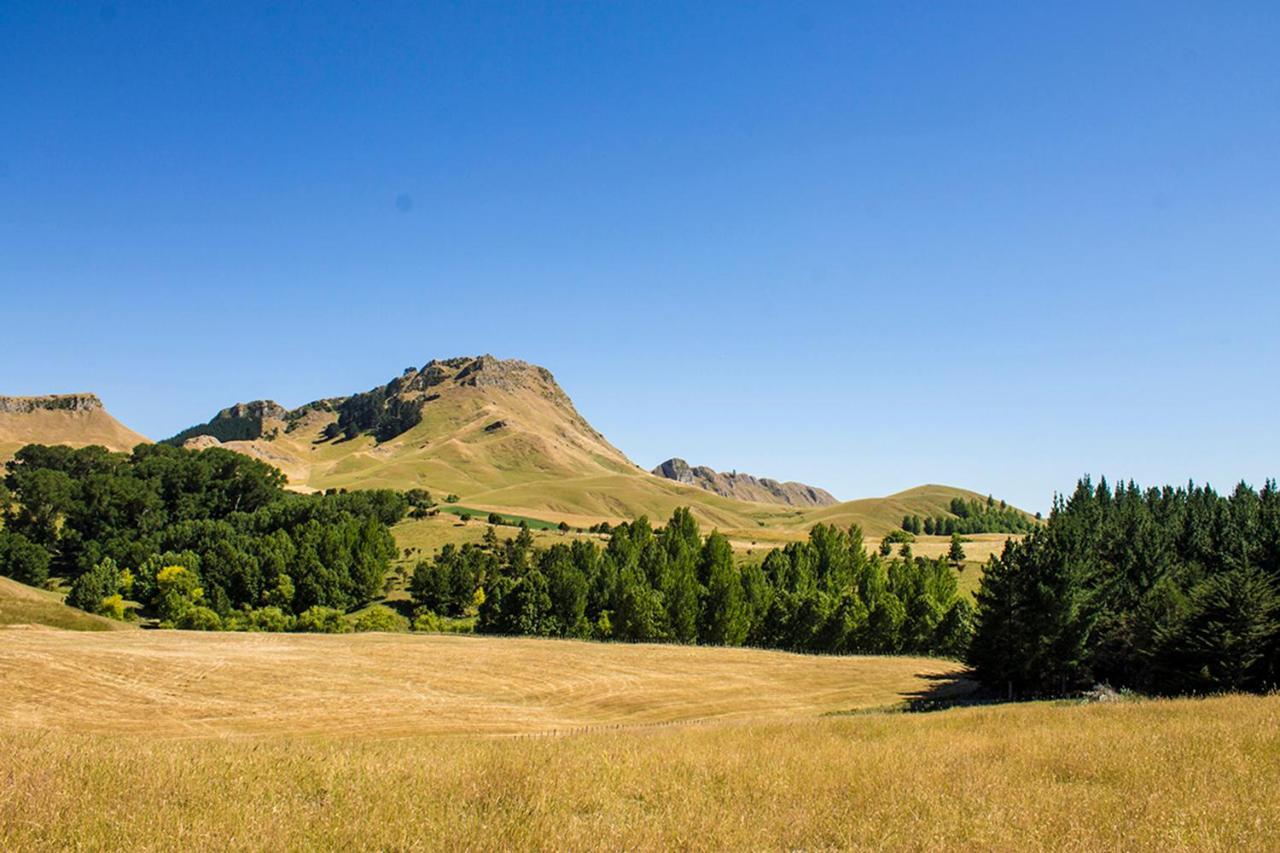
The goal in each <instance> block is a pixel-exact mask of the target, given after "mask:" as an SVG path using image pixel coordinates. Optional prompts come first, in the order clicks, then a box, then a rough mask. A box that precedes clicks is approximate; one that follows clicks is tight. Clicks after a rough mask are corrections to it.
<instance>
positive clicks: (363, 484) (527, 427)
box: [0, 355, 979, 543]
mask: <svg viewBox="0 0 1280 853" xmlns="http://www.w3.org/2000/svg"><path fill="white" fill-rule="evenodd" d="M146 441H148V439H146V438H145V437H144V436H142V435H140V434H138V433H136V432H134V431H133V430H130V429H129V428H127V427H125V426H124V425H123V424H121V423H120V422H119V421H117V420H115V418H113V417H111V415H110V414H109V413H108V412H107V411H106V409H105V408H104V407H103V405H102V402H101V401H100V400H99V399H98V398H97V397H96V396H94V395H92V394H74V395H51V396H47V397H0V459H3V458H4V457H6V456H11V455H12V454H13V453H14V452H15V451H16V450H17V449H18V448H20V447H22V446H23V445H25V444H28V443H43V444H67V445H73V446H85V445H91V444H96V445H102V446H105V447H107V448H109V449H112V450H120V451H127V450H130V449H132V448H133V447H134V446H135V445H137V444H139V443H142V442H146ZM166 441H167V442H169V443H171V444H175V445H181V446H186V447H189V448H193V449H200V448H205V447H213V446H223V447H226V448H228V449H231V450H235V451H237V452H240V453H244V454H246V455H249V456H253V457H256V458H258V459H261V460H263V461H265V462H267V463H269V464H271V465H274V466H275V467H277V468H279V469H280V470H281V471H283V472H284V473H285V475H286V476H287V477H288V479H289V484H290V487H291V488H293V489H296V490H299V491H318V490H325V489H363V488H394V489H412V488H423V489H427V490H429V491H431V492H432V493H434V494H435V495H436V496H437V497H443V496H445V495H448V494H455V495H458V496H459V497H460V498H461V502H462V504H463V505H465V506H467V507H471V508H474V509H477V510H482V511H486V512H487V511H499V512H504V513H509V514H515V515H525V516H529V517H532V518H539V519H547V520H554V521H556V522H559V521H561V520H563V521H566V522H568V523H569V524H571V525H573V526H575V527H587V526H590V525H593V524H595V523H597V522H601V521H608V522H610V523H616V522H618V521H624V520H629V519H634V518H637V517H639V516H641V515H648V516H649V517H650V518H651V519H655V520H665V519H666V518H668V517H669V516H670V515H671V513H672V512H673V511H674V510H675V509H676V508H678V507H682V506H689V507H692V508H693V511H694V514H695V515H696V516H697V517H698V519H699V520H700V521H701V522H702V523H703V524H704V525H706V526H709V527H716V528H719V529H721V530H723V531H725V532H727V533H729V534H731V535H734V536H735V537H736V538H737V539H738V540H739V541H741V542H744V543H750V542H756V541H760V540H764V541H786V540H789V539H795V538H799V537H802V536H804V535H805V533H806V532H807V530H808V529H809V528H810V527H811V526H812V525H813V524H814V523H815V522H817V521H825V522H829V523H835V524H840V525H848V524H850V523H854V522H857V523H859V524H861V525H862V526H863V528H864V530H865V531H866V532H867V534H868V535H870V536H877V535H881V534H883V533H885V532H887V531H889V530H891V529H892V528H894V527H896V526H897V524H898V523H899V522H900V520H901V518H902V516H903V515H904V514H918V515H942V514H945V513H946V511H947V507H948V504H949V502H950V500H951V498H953V497H964V498H976V497H979V496H978V495H977V494H976V493H973V492H968V491H964V490H961V489H954V488H951V487H947V486H936V485H934V486H921V487H918V488H915V489H910V490H908V491H906V492H901V493H899V494H895V495H890V496H888V497H884V498H864V499H861V500H856V501H847V502H844V503H836V502H834V500H835V499H834V498H832V497H831V496H830V495H829V494H827V493H826V492H823V491H822V490H820V489H813V488H812V487H809V486H804V485H803V484H798V483H777V482H775V481H772V480H758V479H756V478H754V477H750V476H749V475H725V474H720V473H717V472H713V471H710V469H690V470H691V472H696V471H704V472H706V473H709V474H711V475H714V477H712V480H709V481H706V482H703V481H702V480H705V479H706V478H702V479H701V480H700V479H699V478H698V477H696V476H694V475H693V474H692V473H690V474H689V476H684V477H682V476H680V471H679V470H676V469H677V468H678V467H679V466H671V467H672V470H671V471H670V472H666V473H667V476H659V475H657V474H654V473H650V472H648V471H645V470H643V469H642V468H640V467H639V466H638V465H636V464H635V463H634V462H632V461H631V460H630V459H629V458H627V456H626V455H625V454H624V453H623V452H622V451H621V450H619V449H618V448H616V447H615V446H613V445H612V444H611V443H610V442H609V441H608V440H607V439H606V438H605V437H604V436H603V435H601V434H600V432H599V431H598V430H596V429H595V428H594V427H593V426H592V425H591V424H590V423H589V422H588V421H587V419H586V418H584V417H583V416H582V415H581V414H580V413H579V412H578V410H577V408H576V407H575V406H574V404H573V401H572V400H570V398H569V395H568V394H566V393H565V392H564V390H563V389H562V388H561V387H560V385H559V384H558V383H557V382H556V380H555V378H554V377H553V376H552V374H551V372H550V371H548V370H546V369H545V368H542V367H538V366H536V365H532V364H528V363H526V362H523V361H516V360H499V359H496V358H494V357H493V356H489V355H483V356H476V357H462V358H450V359H444V360H433V361H429V362H427V364H425V365H424V366H422V367H421V368H409V369H407V370H405V371H404V372H403V373H402V374H401V375H400V376H398V377H396V378H395V379H393V380H391V381H390V382H388V383H387V384H385V385H382V386H379V387H377V388H373V389H370V390H368V391H364V392H361V393H356V394H349V395H346V396H338V397H329V398H325V399H321V400H316V401H313V402H311V403H307V404H305V405H302V406H299V407H296V408H292V409H291V408H288V407H286V406H283V405H281V404H279V403H277V402H275V401H271V400H257V401H253V402H248V403H238V404H235V405H233V406H228V407H227V408H224V409H222V410H221V411H219V412H218V413H217V414H216V415H215V416H214V417H213V418H212V419H210V420H209V421H208V422H207V423H203V424H198V425H196V426H193V427H191V428H189V429H186V430H183V431H182V432H181V433H179V434H177V435H175V436H173V437H172V438H170V439H167V440H166ZM673 462H674V460H673ZM685 467H688V466H685ZM672 473H674V474H675V475H676V476H675V478H674V479H673V478H671V476H670V474H672ZM682 480H684V482H682ZM717 491H719V492H723V494H718V493H717Z"/></svg>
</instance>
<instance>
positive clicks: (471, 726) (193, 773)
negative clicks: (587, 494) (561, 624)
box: [0, 632, 1280, 850]
mask: <svg viewBox="0 0 1280 853" xmlns="http://www.w3.org/2000/svg"><path fill="white" fill-rule="evenodd" d="M3 640H4V642H0V675H3V676H4V677H3V678H0V696H2V697H3V698H4V699H5V700H6V701H4V702H0V709H2V711H3V715H2V716H0V778H3V779H5V780H6V781H7V785H6V786H4V788H3V789H2V790H0V848H2V849H33V848H53V849H64V848H101V847H114V846H119V845H120V844H121V843H123V838H122V836H121V835H120V831H121V830H120V827H128V832H129V835H128V843H129V844H130V845H144V846H148V847H153V848H156V849H175V850H177V849H184V850H212V849H218V850H221V849H227V848H228V847H235V848H238V847H252V848H261V849H371V848H372V849H442V848H446V847H447V848H449V849H459V848H462V849H473V848H485V849H492V848H503V849H510V848H519V849H553V848H554V849H565V848H569V849H586V848H590V849H604V848H607V849H620V848H625V849H659V848H661V849H669V848H682V849H690V848H692V849H712V848H714V849H762V848H765V849H787V848H791V849H794V848H863V849H885V848H891V849H949V848H963V849H975V848H976V849H1068V848H1069V849H1073V850H1081V849H1083V850H1092V849H1151V850H1167V849H1276V848H1277V847H1278V846H1280V822H1277V821H1276V806H1275V804H1276V803H1277V802H1280V774H1277V773H1276V772H1275V756H1276V755H1277V754H1280V697H1274V696H1273V697H1224V698H1218V699H1209V700H1200V701H1192V700H1187V701H1145V702H1130V703H1118V704H1103V705H1089V706H1084V705H1063V704H1054V703H1036V704H1028V705H1013V706H1003V707H986V708H970V709H961V710H954V711H947V712H941V713H935V714H909V715H904V714H885V713H870V714H859V715H853V716H836V717H831V716H826V717H824V716H820V713H821V711H822V710H824V709H831V708H839V707H843V706H848V705H856V704H861V703H868V702H869V703H877V702H880V701H883V700H884V699H885V698H887V697H891V696H894V695H897V694H898V693H899V692H900V691H902V690H904V689H912V687H911V685H912V684H915V683H917V682H916V681H915V680H914V678H913V677H912V676H913V673H914V672H920V671H924V669H925V668H926V667H929V666H940V664H938V663H937V662H921V661H896V660H895V659H831V658H806V657H800V656H792V655H783V654H777V653H761V652H743V651H740V650H739V651H729V650H718V649H663V648H657V647H649V646H591V645H587V644H577V643H557V642H553V641H512V640H488V641H485V640H475V639H467V638H454V639H447V638H441V639H436V640H427V639H424V638H415V637H391V636H381V637H377V636H364V637H283V638H281V637H271V636H262V635H258V636H231V637H227V636H216V635H215V636H193V635H184V634H180V633H167V632H166V633H163V634H162V633H153V634H147V633H134V634H128V635H93V636H89V635H74V634H62V633H58V632H12V633H10V634H6V635H4V636H3ZM59 641H61V642H59ZM667 655H672V656H671V657H667ZM943 666H944V665H943ZM15 699H16V701H13V700H15ZM644 723H649V724H650V725H647V726H646V725H642V724H644ZM695 723H696V724H695ZM581 727H587V730H585V731H583V730H582V729H581ZM510 731H514V732H521V731H523V732H530V733H536V732H543V733H546V732H549V731H558V732H559V733H560V736H536V735H535V736H532V737H514V738H513V737H502V736H498V737H495V736H493V735H492V734H488V733H494V732H510ZM228 735H250V736H249V737H228ZM442 735H447V736H442Z"/></svg>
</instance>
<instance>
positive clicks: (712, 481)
mask: <svg viewBox="0 0 1280 853" xmlns="http://www.w3.org/2000/svg"><path fill="white" fill-rule="evenodd" d="M650 473H652V474H655V475H657V476H659V477H665V478H666V479H668V480H675V481H676V482H678V483H686V484H688V485H691V486H697V487H699V488H702V489H706V490H707V491H709V492H714V493H715V494H717V495H721V496H722V497H726V498H736V499H737V500H743V501H753V502H756V503H772V504H782V505H784V506H796V507H819V506H832V505H834V504H838V503H840V501H839V500H837V499H836V497H835V496H834V495H832V494H831V493H830V492H828V491H827V490H825V489H820V488H818V487H817V486H810V485H808V484H806V483H797V482H795V481H792V480H788V481H786V482H779V481H778V480H774V479H770V478H768V477H755V476H753V475H751V474H745V473H742V472H739V471H733V472H730V473H728V474H726V473H723V472H720V471H716V470H714V469H712V468H708V467H707V466H705V465H696V466H691V465H690V464H689V463H688V462H686V461H684V460H683V459H681V458H679V457H672V458H671V459H668V460H667V461H665V462H663V463H661V464H660V465H658V466H657V467H656V468H654V469H653V470H652V471H651V472H650Z"/></svg>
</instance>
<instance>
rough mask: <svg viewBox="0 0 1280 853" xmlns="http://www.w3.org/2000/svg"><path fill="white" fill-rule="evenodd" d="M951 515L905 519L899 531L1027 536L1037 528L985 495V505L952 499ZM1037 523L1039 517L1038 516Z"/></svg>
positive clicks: (1021, 514)
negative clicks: (1022, 534) (1027, 533)
mask: <svg viewBox="0 0 1280 853" xmlns="http://www.w3.org/2000/svg"><path fill="white" fill-rule="evenodd" d="M949 508H950V510H951V514H950V515H936V516H933V515H930V516H925V517H924V518H921V517H920V516H919V515H910V514H909V515H904V516H903V517H902V530H904V531H906V532H907V533H913V534H915V535H917V536H918V535H920V534H921V533H923V534H925V535H926V536H953V535H955V534H961V535H963V534H968V533H1026V532H1028V531H1030V530H1032V529H1033V528H1034V527H1035V526H1036V522H1035V521H1032V520H1031V519H1030V518H1029V517H1028V516H1027V515H1026V514H1025V513H1023V512H1022V511H1021V510H1018V509H1014V508H1013V507H1011V506H1009V505H1008V504H1007V503H1006V502H1004V501H999V502H998V503H997V501H996V500H995V498H993V497H992V496H991V495H987V499H986V502H985V503H984V502H983V501H979V500H977V499H968V500H966V499H965V498H961V497H954V498H952V499H951V504H950V507H949ZM1036 518H1037V520H1038V519H1039V516H1038V515H1037V517H1036Z"/></svg>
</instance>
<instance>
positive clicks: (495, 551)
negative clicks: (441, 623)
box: [410, 509, 972, 656]
mask: <svg viewBox="0 0 1280 853" xmlns="http://www.w3.org/2000/svg"><path fill="white" fill-rule="evenodd" d="M410 592H411V594H412V596H413V600H414V602H415V604H417V605H418V606H419V608H420V613H419V615H420V616H449V617H461V616H468V615H474V616H475V617H476V630H477V631H479V632H482V633H496V634H519V635H533V636H552V637H577V638H584V639H586V638H592V639H600V640H623V641H630V642H676V643H703V644H711V645H729V646H737V645H752V646H760V647H768V648H779V649H791V650H797V651H808V652H827V653H835V654H844V653H878V654H893V653H912V654H939V655H953V656H954V655H958V654H961V653H962V652H963V650H964V648H965V645H966V643H967V640H968V636H969V631H970V617H971V610H972V608H971V606H970V604H969V602H968V600H967V599H965V598H963V597H961V596H960V595H959V594H958V593H957V589H956V580H955V575H954V574H953V573H952V571H951V569H950V567H949V566H948V565H947V564H946V562H945V561H943V560H927V559H923V558H912V559H900V560H882V559H881V558H880V557H878V556H875V555H869V554H868V553H867V552H866V550H865V548H864V547H863V538H862V531H861V530H860V529H859V528H858V527H857V526H856V525H855V526H853V527H851V528H849V529H848V530H842V529H839V528H836V527H832V526H829V525H825V524H819V525H817V526H815V527H814V528H813V529H812V530H811V531H810V534H809V538H808V541H805V542H796V543H792V544H789V545H787V546H786V547H785V548H778V549H774V550H772V551H770V552H769V553H768V554H767V555H766V556H765V558H764V560H763V562H759V563H755V562H753V563H747V564H745V565H742V566H738V565H737V564H736V562H735V560H734V554H733V549H732V546H731V545H730V543H729V540H728V539H726V538H725V537H724V536H723V535H722V534H721V533H719V532H712V533H710V534H709V535H706V536H704V535H703V534H702V532H701V530H700V528H699V525H698V523H697V521H696V520H695V519H694V517H693V515H692V514H691V513H690V512H689V510H688V509H678V510H676V511H675V513H674V514H673V515H672V517H671V519H670V520H669V521H668V522H667V524H666V526H665V527H662V528H660V529H654V528H653V526H652V525H651V524H650V522H649V521H648V519H647V518H643V517H642V518H640V519H638V520H636V521H634V522H630V523H624V524H620V525H617V526H616V527H613V528H612V530H611V533H610V538H609V541H608V543H607V544H606V545H604V546H603V547H602V546H600V545H599V544H597V543H596V542H593V541H589V540H575V541H573V542H569V543H557V544H554V545H552V546H551V547H549V548H546V549H537V548H535V547H534V545H533V538H532V535H531V534H530V533H529V531H528V528H527V527H525V528H522V529H521V532H520V535H519V536H517V537H516V538H514V539H508V540H506V541H505V542H504V543H501V544H498V543H497V541H496V537H495V538H490V539H489V540H488V543H487V544H483V545H471V544H467V545H463V546H461V547H456V546H453V545H446V546H445V547H444V548H443V549H442V550H441V551H440V552H439V553H438V554H437V555H436V556H435V557H434V558H433V559H432V560H424V561H422V562H420V563H419V564H418V565H417V566H416V568H415V569H414V572H413V576H412V580H411V582H410Z"/></svg>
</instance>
